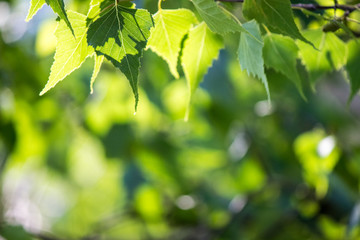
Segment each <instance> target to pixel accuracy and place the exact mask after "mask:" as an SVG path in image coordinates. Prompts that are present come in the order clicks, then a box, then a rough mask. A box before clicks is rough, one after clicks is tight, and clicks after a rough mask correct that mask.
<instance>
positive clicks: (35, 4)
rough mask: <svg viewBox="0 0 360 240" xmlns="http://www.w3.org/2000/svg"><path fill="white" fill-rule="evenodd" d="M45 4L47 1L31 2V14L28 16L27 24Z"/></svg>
mask: <svg viewBox="0 0 360 240" xmlns="http://www.w3.org/2000/svg"><path fill="white" fill-rule="evenodd" d="M44 4H45V0H31V2H30V8H29V12H28V15H27V16H26V21H27V22H28V21H30V20H31V19H32V18H33V16H34V15H35V14H36V13H37V12H38V11H39V10H40V8H41V7H42V6H43V5H44Z"/></svg>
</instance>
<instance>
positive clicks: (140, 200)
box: [135, 185, 164, 221]
mask: <svg viewBox="0 0 360 240" xmlns="http://www.w3.org/2000/svg"><path fill="white" fill-rule="evenodd" d="M135 208H136V209H137V211H138V212H139V213H140V214H141V215H142V217H143V218H144V219H146V220H150V221H158V220H160V219H161V217H162V214H163V211H164V205H163V204H162V201H161V196H160V193H159V192H158V191H157V190H156V189H155V188H154V187H152V186H151V185H143V186H142V187H140V188H138V190H137V193H136V197H135Z"/></svg>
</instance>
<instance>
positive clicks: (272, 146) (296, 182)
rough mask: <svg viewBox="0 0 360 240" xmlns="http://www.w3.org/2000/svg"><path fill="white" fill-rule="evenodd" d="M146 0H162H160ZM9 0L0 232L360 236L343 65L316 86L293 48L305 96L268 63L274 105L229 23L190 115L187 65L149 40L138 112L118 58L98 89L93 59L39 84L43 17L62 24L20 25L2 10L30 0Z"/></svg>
mask: <svg viewBox="0 0 360 240" xmlns="http://www.w3.org/2000/svg"><path fill="white" fill-rule="evenodd" d="M136 3H137V5H138V6H140V7H141V6H142V7H146V8H147V9H149V10H150V11H151V12H152V13H155V12H156V9H155V8H153V6H154V1H152V0H146V1H136ZM0 4H1V5H0V6H7V7H2V8H0V9H1V10H2V11H5V10H4V9H5V8H8V9H9V11H8V14H0V167H1V172H0V180H1V185H0V186H1V187H0V188H1V191H0V197H1V205H0V217H1V220H0V236H1V237H0V239H7V240H20V239H21V240H27V239H126V240H128V239H274V240H279V239H280V240H281V239H284V240H285V239H295V240H296V239H299V240H303V239H313V240H317V239H319V240H320V239H334V240H335V239H345V238H347V239H354V240H355V239H359V238H360V228H359V220H360V214H359V212H360V211H359V209H360V204H359V197H358V196H359V183H360V182H359V180H360V177H359V176H360V132H359V129H360V122H359V117H360V99H359V97H358V96H355V97H354V99H353V101H352V102H351V104H349V105H347V100H348V96H349V93H350V87H349V85H348V83H347V82H346V81H347V80H346V76H344V74H343V72H342V69H338V71H331V69H330V70H329V71H327V73H326V74H325V75H322V76H321V78H320V79H318V80H317V84H314V85H313V88H315V89H316V92H315V93H313V92H311V86H310V83H309V76H308V75H307V74H306V71H305V69H304V66H303V65H302V63H300V62H299V61H298V62H296V68H297V70H298V72H299V75H300V76H299V77H300V78H301V80H302V82H301V83H302V84H303V86H304V89H307V92H306V94H307V101H304V100H303V99H302V98H301V96H299V94H298V93H297V89H296V87H295V86H294V84H293V83H292V82H291V80H292V79H288V78H291V76H284V75H283V72H282V71H279V72H277V71H274V70H273V69H265V71H266V74H267V76H268V79H267V80H268V83H269V88H270V89H271V90H272V108H269V105H268V102H267V101H266V91H265V89H264V87H263V85H262V83H261V82H260V81H258V80H256V79H253V78H251V77H249V76H248V74H247V72H246V71H242V70H241V68H240V65H239V62H238V57H237V56H236V53H235V52H231V51H229V50H228V47H229V46H235V47H236V48H237V46H238V42H239V38H238V35H236V34H233V35H231V34H229V35H228V37H227V38H226V41H225V45H226V48H225V49H223V50H221V51H220V56H219V58H218V60H216V61H215V62H214V63H213V66H212V67H211V68H210V70H209V72H208V73H207V74H206V76H205V79H204V81H203V82H202V83H201V84H200V87H199V88H198V90H197V91H196V92H195V94H194V95H193V100H192V101H193V104H192V106H191V109H190V116H189V121H187V122H185V121H184V120H183V117H184V114H185V111H186V108H187V104H188V102H187V101H188V97H189V95H188V89H187V83H186V80H185V78H184V73H182V72H181V71H180V70H179V68H178V71H179V75H180V78H179V79H174V77H173V76H172V74H171V72H170V70H169V67H168V65H167V62H166V61H164V60H163V59H162V58H160V57H159V56H157V55H156V54H155V53H153V52H152V51H151V50H148V51H145V52H144V56H143V64H142V67H141V71H140V79H139V82H140V89H139V92H140V96H141V101H140V102H139V107H138V112H137V114H136V115H135V116H134V115H133V112H134V110H133V101H134V100H133V96H132V91H131V87H130V86H129V84H128V81H127V79H126V78H125V76H124V75H122V74H121V73H120V72H119V71H117V70H114V68H112V67H110V66H111V64H110V63H109V62H108V61H107V60H104V63H103V66H102V70H101V71H100V73H99V75H98V78H97V80H96V82H95V84H94V93H93V94H92V95H91V94H90V88H89V83H90V79H91V76H92V68H93V64H94V63H93V59H88V60H86V61H85V62H84V64H83V68H82V69H80V70H78V71H76V72H74V73H73V74H72V75H70V76H69V77H68V80H67V81H64V82H61V83H60V84H59V85H58V86H57V89H56V91H50V92H49V93H47V94H46V95H44V96H42V97H39V96H38V93H39V92H40V91H41V89H42V88H43V86H44V84H45V82H46V80H47V76H48V74H49V69H50V66H51V63H52V60H53V55H54V54H53V53H52V54H49V53H50V52H53V51H54V45H53V42H51V41H46V39H47V38H49V36H48V35H49V34H50V33H49V34H41V32H42V30H41V29H52V30H51V31H54V28H53V26H51V24H49V25H48V23H47V22H46V21H47V20H44V22H42V23H41V27H39V25H38V24H39V23H38V24H36V23H30V24H29V25H27V28H28V30H27V31H26V33H25V35H24V36H22V37H21V36H20V35H19V33H18V32H16V28H14V29H12V30H9V28H7V25H6V24H3V22H5V23H7V21H9V19H11V17H13V14H15V13H16V11H18V12H17V14H20V13H21V14H22V16H23V19H25V17H26V8H24V10H23V11H20V10H18V9H21V8H19V7H18V6H21V4H22V2H15V1H10V2H0ZM72 4H73V8H74V9H77V10H78V11H79V12H81V13H86V12H87V11H88V9H86V7H85V6H87V5H88V2H86V3H85V2H83V1H75V2H73V3H72ZM190 6H191V3H190V2H189V1H185V0H184V1H166V2H164V3H163V7H164V8H165V7H167V8H179V7H190ZM26 7H27V6H26ZM46 11H48V10H46V8H44V9H41V10H40V11H39V12H38V15H36V16H35V17H34V19H33V20H35V21H36V19H37V18H38V22H39V20H40V19H41V18H43V19H45V18H46V16H48V15H50V14H49V13H48V12H46ZM5 16H7V18H6V19H5ZM50 16H52V17H54V15H50ZM297 20H298V21H299V22H300V23H301V24H304V25H306V26H312V25H313V24H314V23H313V22H312V21H311V19H309V18H306V17H305V16H303V15H300V14H299V17H298V18H297ZM21 27H22V26H21V25H19V26H18V28H19V29H20V28H21ZM19 29H18V31H20V30H21V29H20V30H19ZM38 30H39V32H38ZM11 31H12V32H11ZM43 31H45V30H43ZM49 31H50V30H49ZM75 31H76V30H75ZM10 32H11V34H13V35H11V34H10ZM17 34H18V35H17ZM303 35H304V36H306V37H307V36H310V35H308V33H303ZM17 36H20V37H17ZM327 36H330V35H327ZM339 36H340V37H341V34H340V35H339ZM335 37H336V38H338V36H335V34H334V36H333V37H331V39H333V38H334V39H335ZM301 44H302V43H301V42H299V43H298V46H300V45H301ZM309 47H311V46H309ZM351 47H354V48H355V46H351ZM303 51H306V49H305V50H304V49H302V48H300V53H303ZM341 54H344V53H341ZM312 57H314V56H312ZM309 61H310V60H309ZM339 61H340V60H339ZM323 64H324V67H325V68H326V69H327V67H328V65H327V64H328V63H323ZM319 66H323V65H319ZM349 66H351V67H353V63H351V64H350V65H349ZM335 69H336V68H335ZM310 77H311V76H310Z"/></svg>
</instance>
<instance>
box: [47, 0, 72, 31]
mask: <svg viewBox="0 0 360 240" xmlns="http://www.w3.org/2000/svg"><path fill="white" fill-rule="evenodd" d="M45 1H46V3H47V4H48V5H49V6H50V7H51V8H52V10H53V11H54V12H55V13H56V14H57V15H59V17H60V19H62V20H64V21H65V23H66V25H67V26H68V28H70V30H71V32H72V34H74V29H73V28H72V26H71V24H70V21H69V19H68V16H67V14H66V11H65V6H64V1H63V0H45Z"/></svg>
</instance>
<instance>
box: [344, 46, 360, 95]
mask: <svg viewBox="0 0 360 240" xmlns="http://www.w3.org/2000/svg"><path fill="white" fill-rule="evenodd" d="M347 47H348V51H349V56H348V59H347V62H346V70H347V72H348V77H349V79H350V84H351V94H350V96H349V100H351V99H352V98H353V97H354V96H355V95H356V94H357V92H358V91H359V89H360V67H359V63H360V46H359V43H358V42H357V41H356V40H352V41H350V42H348V44H347Z"/></svg>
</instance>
